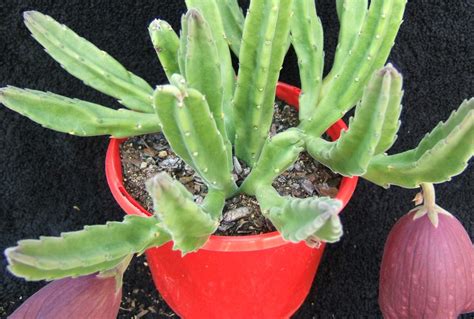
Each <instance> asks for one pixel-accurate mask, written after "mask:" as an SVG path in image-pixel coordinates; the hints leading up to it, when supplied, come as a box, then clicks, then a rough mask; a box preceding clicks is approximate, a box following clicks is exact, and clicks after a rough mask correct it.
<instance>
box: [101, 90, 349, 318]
mask: <svg viewBox="0 0 474 319" xmlns="http://www.w3.org/2000/svg"><path fill="white" fill-rule="evenodd" d="M299 93H300V90H299V89H298V88H296V87H293V86H290V85H287V84H284V83H279V84H278V87H277V91H276V95H277V97H278V98H280V99H282V100H284V101H285V102H286V103H288V104H290V105H293V106H295V107H296V108H297V107H298V96H299ZM343 129H346V125H345V124H344V122H343V121H342V120H339V121H338V122H337V123H335V124H334V125H333V126H332V127H331V128H330V129H329V130H328V131H327V133H328V134H329V136H330V137H331V138H332V139H337V138H338V137H339V134H340V131H341V130H343ZM123 141H124V140H123V139H111V141H110V144H109V148H108V150H107V158H106V174H107V181H108V184H109V186H110V189H111V191H112V194H113V196H114V197H115V199H116V200H117V202H118V203H119V205H120V207H122V209H123V210H125V212H126V213H127V214H135V215H150V213H149V212H147V211H146V210H145V209H144V208H143V207H141V206H140V204H138V203H137V201H135V199H133V198H132V197H131V196H130V194H128V193H127V191H126V190H125V187H124V186H123V182H122V180H123V178H122V164H121V160H120V155H119V145H120V144H121V143H122V142H123ZM356 184H357V177H353V178H343V179H342V181H341V184H340V185H339V192H338V194H337V198H338V199H340V200H341V201H343V203H344V206H345V205H346V204H347V202H348V201H349V199H350V198H351V196H352V194H353V192H354V189H355V187H356ZM323 251H324V245H321V246H320V247H319V248H309V247H308V246H307V245H306V244H305V243H299V244H293V243H288V242H285V241H284V240H283V238H282V237H281V236H280V234H279V233H278V232H273V233H267V234H263V235H255V236H232V237H230V236H229V237H227V236H211V237H210V239H209V241H208V242H207V243H206V244H205V245H204V247H203V248H201V249H200V250H199V251H198V252H195V253H190V254H187V255H186V256H184V257H181V253H180V252H179V251H173V250H172V244H171V243H168V244H165V245H163V246H161V247H157V248H152V249H149V250H147V251H146V256H147V259H148V264H149V267H150V269H151V273H152V275H153V280H154V282H155V285H156V287H157V289H158V291H159V292H160V294H161V295H162V296H163V299H164V300H165V301H166V302H167V303H168V305H169V306H170V307H171V308H172V309H173V310H174V311H175V312H176V313H177V314H178V315H179V316H180V317H183V318H239V319H241V318H246V319H248V318H259V319H262V318H289V317H290V315H292V314H293V313H294V312H295V311H296V310H297V309H298V308H299V307H300V306H301V304H302V303H303V301H304V299H305V297H306V296H307V294H308V292H309V289H310V288H311V284H312V282H313V279H314V276H315V274H316V270H317V268H318V265H319V262H320V260H321V256H322V253H323Z"/></svg>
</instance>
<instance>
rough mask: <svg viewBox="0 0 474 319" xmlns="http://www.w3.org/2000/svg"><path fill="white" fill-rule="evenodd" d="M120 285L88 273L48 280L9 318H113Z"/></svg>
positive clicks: (115, 313)
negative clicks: (47, 282)
mask: <svg viewBox="0 0 474 319" xmlns="http://www.w3.org/2000/svg"><path fill="white" fill-rule="evenodd" d="M121 299H122V287H121V286H120V287H117V281H116V279H115V277H113V276H112V277H105V278H104V277H98V276H97V275H88V276H83V277H78V278H65V279H60V280H56V281H53V282H51V283H50V284H48V285H46V286H45V287H43V288H42V289H40V290H39V291H37V292H36V293H35V294H34V295H33V296H31V297H30V298H28V299H27V300H26V301H25V302H24V303H23V304H22V305H21V306H20V308H18V309H17V310H16V311H15V312H14V313H13V314H11V315H10V316H9V317H8V318H9V319H46V318H47V319H59V318H61V319H64V318H67V319H83V318H101V319H109V318H110V319H115V318H117V314H118V311H119V306H120V301H121Z"/></svg>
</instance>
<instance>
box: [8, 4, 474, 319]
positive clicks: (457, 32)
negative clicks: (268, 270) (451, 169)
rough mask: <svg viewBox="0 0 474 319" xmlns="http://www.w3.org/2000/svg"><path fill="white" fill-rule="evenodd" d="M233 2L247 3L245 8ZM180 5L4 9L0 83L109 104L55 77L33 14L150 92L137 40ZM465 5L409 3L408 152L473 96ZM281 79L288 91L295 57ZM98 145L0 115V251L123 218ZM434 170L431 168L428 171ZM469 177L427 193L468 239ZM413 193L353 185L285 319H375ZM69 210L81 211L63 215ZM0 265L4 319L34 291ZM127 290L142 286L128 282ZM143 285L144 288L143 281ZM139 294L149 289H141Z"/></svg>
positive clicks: (173, 17) (403, 36)
mask: <svg viewBox="0 0 474 319" xmlns="http://www.w3.org/2000/svg"><path fill="white" fill-rule="evenodd" d="M318 2H319V3H318V10H319V15H320V16H321V18H322V21H323V24H324V29H325V38H326V39H325V41H326V43H325V47H326V48H325V49H326V60H327V61H326V64H327V65H330V63H331V61H332V56H333V52H334V48H335V45H336V41H337V32H338V24H337V17H336V12H335V7H334V3H333V1H330V0H324V1H323V0H321V1H318ZM244 5H246V4H245V3H244ZM184 8H185V7H184V1H164V0H141V1H133V0H121V1H111V0H87V1H85V0H68V1H67V2H66V1H53V0H21V1H20V0H18V1H14V0H3V1H1V3H0V86H5V85H6V84H11V85H15V86H19V87H28V88H34V89H39V90H48V91H52V92H55V93H59V94H63V95H66V96H70V97H77V98H81V99H84V100H90V101H93V102H96V103H101V104H103V105H108V106H112V107H117V106H118V104H117V103H116V102H115V101H114V100H113V99H111V98H109V97H106V96H104V95H102V94H100V93H98V92H96V91H94V90H93V89H90V88H88V87H86V86H84V85H83V84H82V83H81V82H80V81H79V80H77V79H75V78H73V77H72V76H70V75H68V74H67V73H66V72H64V71H63V70H62V69H61V67H60V66H59V65H58V64H57V63H55V62H54V61H53V60H52V59H51V58H50V57H49V56H48V55H47V54H46V53H45V52H43V49H42V48H41V46H40V45H39V44H37V43H36V42H35V41H34V40H33V38H32V37H30V35H29V33H28V31H27V29H26V27H24V25H23V22H22V16H21V13H22V12H23V11H25V10H31V9H36V10H39V11H41V12H43V13H47V14H49V15H51V16H53V17H54V18H55V19H57V20H59V21H61V22H62V23H65V24H67V25H68V26H69V27H70V28H72V29H73V30H75V31H76V32H77V33H79V34H80V35H82V36H83V37H85V38H87V39H89V40H90V41H92V42H93V43H95V44H96V45H97V46H98V47H100V48H101V49H103V50H106V51H107V52H109V53H110V54H111V55H112V56H114V57H115V58H117V59H118V60H119V61H121V62H122V63H123V64H124V65H125V66H126V67H127V68H128V69H129V70H131V71H132V72H135V73H136V74H138V75H140V76H142V77H143V78H145V79H146V80H147V81H148V82H149V83H150V84H153V85H155V84H160V83H163V82H165V77H164V73H163V71H162V70H161V69H160V66H159V63H158V61H157V59H156V57H155V53H154V51H153V49H152V46H151V45H150V41H149V39H148V33H147V26H148V24H149V22H151V20H152V19H153V18H155V17H159V18H162V19H165V20H167V21H168V22H170V23H171V24H172V26H173V27H174V28H175V30H178V29H179V19H180V15H181V14H182V13H183V12H184ZM473 17H474V3H473V2H472V1H470V0H468V1H448V0H445V1H439V0H437V1H427V0H425V1H411V2H409V3H408V5H407V9H406V13H405V22H404V23H403V25H402V27H401V31H400V34H399V36H398V38H397V40H396V44H395V47H394V50H393V52H392V54H391V56H390V59H389V60H390V61H391V62H392V63H393V64H394V65H395V66H396V67H397V68H398V69H399V70H400V71H401V72H402V73H403V75H404V81H405V82H404V88H405V96H404V100H403V104H404V110H403V114H402V121H403V124H402V127H401V131H400V133H399V136H400V137H399V140H398V141H397V143H396V145H395V146H394V148H393V149H392V152H394V151H401V150H405V149H407V148H409V147H414V146H415V145H416V143H417V142H418V141H419V140H420V139H421V138H422V136H423V135H424V133H425V132H427V131H428V130H430V129H431V128H432V127H434V125H436V123H437V122H438V121H440V120H444V119H446V118H447V117H448V116H449V114H450V112H451V110H452V109H454V108H456V107H457V106H458V105H459V104H460V103H461V102H462V100H463V99H465V98H467V97H470V96H472V95H473V93H474V79H473V74H474V73H473V66H474V63H473V62H474V61H473V52H474V45H473V40H472V38H473V32H474V28H473V26H474V21H473ZM281 80H283V81H286V82H288V83H291V84H298V73H297V67H296V59H295V55H294V54H293V53H291V52H290V54H289V56H288V58H287V59H286V62H285V65H284V69H283V71H282V73H281ZM106 147H107V138H106V137H96V138H78V137H73V136H69V135H66V134H62V133H57V132H53V131H50V130H47V129H44V128H42V127H41V126H39V125H37V124H35V123H33V122H31V121H30V120H28V119H26V118H24V117H22V116H20V115H18V114H16V113H14V112H12V111H10V110H8V109H6V108H4V107H3V106H2V107H0V163H1V164H0V197H1V200H0V214H1V216H0V249H1V250H2V251H3V249H4V248H6V247H9V246H12V245H14V244H15V242H16V241H17V240H19V239H22V238H37V237H38V236H40V235H58V234H59V233H60V232H61V231H69V230H77V229H81V228H82V225H84V224H96V223H104V222H105V221H106V220H119V219H121V218H122V214H123V213H122V211H121V210H120V208H119V207H118V205H117V204H116V203H115V202H114V199H113V198H112V195H111V194H110V192H109V190H108V188H107V184H106V180H105V175H104V158H105V150H106ZM434 169H436V168H434ZM473 173H474V170H473V169H472V167H470V168H469V169H468V170H466V171H465V172H464V174H463V175H462V176H458V177H455V178H453V180H452V181H451V182H450V183H446V184H444V185H441V186H438V187H437V191H438V192H437V195H438V203H439V204H440V205H441V206H442V207H444V208H446V209H447V210H449V211H451V212H452V213H454V214H455V215H456V216H457V217H458V218H459V219H460V220H461V221H462V223H463V224H464V226H465V227H466V229H467V230H468V232H469V234H470V235H471V237H472V236H473V234H474V218H473V215H472V214H471V210H472V201H473V199H474V196H473V195H472V194H473V178H474V174H473ZM415 193H416V191H415V190H404V189H400V188H397V187H392V188H391V189H389V190H384V189H382V188H380V187H377V186H375V185H372V184H370V183H368V182H365V181H363V180H361V181H360V183H359V186H358V188H357V190H356V192H355V194H354V197H353V199H352V201H351V202H350V203H349V205H348V206H347V208H346V209H345V211H344V213H343V214H342V219H343V223H344V228H345V235H344V237H343V239H342V240H341V241H340V242H339V243H337V244H334V245H329V246H328V248H327V250H326V252H325V256H324V259H323V262H322V264H321V267H320V269H319V271H318V275H317V279H316V281H315V283H314V286H313V289H312V290H311V292H310V295H309V296H308V298H307V300H306V302H305V304H304V305H303V306H302V307H301V309H300V310H299V311H298V313H297V314H296V315H295V318H313V317H314V318H347V317H351V318H369V317H370V318H378V317H381V314H380V312H379V308H378V305H377V290H378V270H379V264H380V261H381V257H382V251H383V245H384V242H385V238H386V236H387V234H388V232H389V230H390V228H391V227H392V226H393V224H394V223H395V221H396V220H397V219H398V218H399V217H400V216H402V214H404V213H405V212H407V211H408V210H409V209H410V208H411V207H412V203H411V202H410V200H411V199H412V198H413V196H414V195H415ZM73 206H77V207H79V208H80V211H77V210H75V209H73ZM1 260H2V263H1V267H0V283H1V290H0V316H5V315H6V314H8V313H11V311H13V309H14V308H16V307H17V306H18V305H19V304H20V303H21V301H20V300H19V298H20V297H21V298H23V299H24V298H26V297H27V296H29V295H31V294H32V293H33V292H34V291H35V290H37V289H38V288H39V287H40V286H42V285H43V283H27V282H25V281H23V280H20V279H16V278H14V277H12V276H11V275H10V274H9V273H7V271H6V262H5V259H4V258H3V257H2V259H1ZM127 280H128V281H129V282H131V283H134V282H137V283H138V282H143V281H144V280H143V278H135V277H134V274H133V273H130V274H128V275H127ZM144 282H147V281H144ZM145 285H147V287H148V288H149V289H153V285H152V283H151V280H150V281H149V283H148V284H145Z"/></svg>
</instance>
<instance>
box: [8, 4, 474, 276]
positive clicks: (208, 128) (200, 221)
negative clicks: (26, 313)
mask: <svg viewBox="0 0 474 319" xmlns="http://www.w3.org/2000/svg"><path fill="white" fill-rule="evenodd" d="M186 4H187V6H188V9H189V11H188V12H187V13H186V14H185V15H184V16H183V17H182V21H181V34H180V36H178V35H177V34H176V33H175V32H174V31H173V29H172V28H171V26H170V25H169V24H168V23H166V22H165V21H161V20H155V21H153V22H152V23H151V24H150V27H149V33H150V37H151V40H152V43H153V45H154V47H155V49H156V52H157V55H158V58H159V60H160V62H161V65H162V66H163V69H164V71H165V73H166V75H167V77H168V80H169V83H168V84H166V85H160V86H158V87H156V89H153V88H152V86H150V85H149V84H148V83H146V82H145V81H144V80H143V79H141V78H140V77H138V76H137V75H134V74H132V73H131V72H129V71H127V70H126V69H125V68H124V67H123V66H122V65H121V64H120V63H119V62H117V61H116V60H115V59H114V58H112V57H111V56H110V55H108V54H107V53H105V52H104V51H101V50H100V49H98V48H97V47H95V46H94V45H93V44H91V43H90V42H88V41H87V40H85V39H83V38H81V37H79V36H78V35H77V34H75V33H74V32H73V31H72V30H70V29H68V28H67V27H66V26H63V25H61V24H59V23H58V22H56V21H54V20H53V19H52V18H50V17H48V16H46V15H43V14H41V13H39V12H26V13H25V23H26V26H27V27H28V28H29V30H30V31H31V33H32V34H33V37H34V38H35V39H36V40H37V41H38V42H40V43H41V44H42V45H43V46H44V47H45V49H46V51H47V52H48V53H49V54H50V55H51V56H52V57H53V58H54V59H55V60H56V61H58V62H59V63H60V64H61V65H62V66H63V68H64V69H65V70H66V71H68V72H69V73H70V74H72V75H74V76H75V77H77V78H79V79H81V80H82V81H84V83H85V84H86V85H88V86H90V87H92V88H94V89H96V90H98V91H100V92H103V93H105V94H107V95H110V96H112V97H114V98H116V99H117V100H118V101H119V102H120V103H121V104H122V105H123V106H124V107H126V109H119V110H114V109H111V108H107V107H104V106H101V105H98V104H94V103H90V102H86V101H81V100H77V99H70V98H67V97H63V96H59V95H56V94H52V93H44V92H38V91H33V90H26V89H18V88H14V87H6V88H3V89H0V102H1V103H3V104H4V105H5V106H7V107H8V108H10V109H12V110H15V111H17V112H18V113H20V114H23V115H25V116H27V117H29V118H31V119H32V120H34V121H36V122H38V123H40V124H41V125H43V126H45V127H47V128H50V129H53V130H56V131H61V132H65V133H69V134H74V135H80V136H95V135H111V136H113V137H130V136H135V135H140V134H147V133H156V132H160V131H161V132H163V134H164V136H165V137H166V139H167V141H168V142H169V144H170V146H171V148H172V149H173V151H174V152H175V153H176V154H177V155H178V156H179V157H181V158H182V159H183V160H184V162H186V163H187V164H188V165H189V166H191V167H192V168H193V169H194V170H195V171H196V172H197V173H198V174H199V176H200V177H201V178H202V180H203V181H204V182H205V184H206V185H207V187H208V194H207V196H206V198H205V199H204V201H203V203H201V204H197V203H195V202H194V201H193V197H192V194H191V193H190V192H189V191H188V190H187V189H186V188H185V187H184V186H183V185H182V184H180V182H178V181H177V180H174V179H173V178H171V177H170V176H169V175H167V174H166V173H160V174H159V175H158V176H156V177H155V178H153V179H152V180H150V181H149V182H148V184H147V188H148V190H149V192H150V194H151V196H152V198H153V199H154V207H155V213H154V215H153V216H151V217H149V218H145V217H138V216H128V217H125V219H124V221H122V222H110V223H108V224H106V225H102V226H89V227H86V228H85V229H84V230H82V231H78V232H72V233H64V234H62V235H61V236H60V237H43V238H40V239H39V240H23V241H20V242H19V243H18V246H16V247H13V248H9V249H7V250H6V256H7V258H8V261H9V264H10V265H9V269H10V270H11V271H12V272H13V273H14V274H15V275H17V276H21V277H24V278H27V279H29V280H41V279H47V280H52V279H58V278H63V277H68V276H82V275H87V274H91V273H95V272H104V271H107V270H108V269H111V268H113V267H116V266H117V265H118V264H120V263H121V262H122V261H123V260H125V259H126V258H128V256H130V255H131V254H135V253H141V252H143V251H144V250H145V249H147V248H149V247H153V246H159V245H162V244H164V243H166V242H168V241H170V240H172V241H173V243H174V249H179V250H181V251H182V252H183V253H188V252H191V251H195V250H198V249H199V248H200V247H202V246H203V245H204V244H205V243H206V241H207V239H208V238H209V236H210V235H211V234H212V233H214V231H215V230H216V229H217V227H218V225H219V221H220V218H221V216H222V210H223V207H224V203H225V200H226V199H228V198H230V197H232V196H235V195H236V194H239V193H246V194H248V195H253V196H256V198H257V200H258V202H259V204H260V207H261V211H262V213H263V214H264V216H265V217H267V218H268V219H270V220H271V222H272V223H273V224H274V225H275V227H276V228H277V229H278V231H280V233H281V234H282V236H283V237H284V238H285V239H286V240H288V241H291V242H299V241H305V240H306V241H314V240H319V241H326V242H335V241H337V240H339V238H340V237H341V235H342V226H341V222H340V219H339V217H338V212H339V210H340V209H341V207H342V203H341V202H340V201H339V200H338V199H332V198H328V197H311V198H304V199H300V198H292V197H289V196H281V195H280V194H279V193H278V192H277V191H276V190H275V189H274V188H273V186H272V181H273V180H274V179H275V178H276V177H278V176H279V175H280V174H281V173H282V172H284V171H285V170H286V169H287V168H288V167H289V166H290V165H292V164H293V163H294V162H295V161H296V160H297V158H298V156H299V154H300V153H301V152H303V151H307V152H308V153H309V154H310V155H311V156H312V157H313V158H314V159H315V160H317V161H319V162H320V163H322V164H324V165H326V166H327V167H329V168H330V169H331V170H333V171H334V172H337V173H339V174H341V175H343V176H361V177H363V178H365V179H367V180H369V181H371V182H373V183H375V184H377V185H380V186H384V187H388V186H389V185H397V186H401V187H405V188H415V187H419V185H420V184H421V183H440V182H444V181H446V180H449V179H450V177H451V176H453V175H456V174H459V173H461V172H462V171H463V170H464V168H465V167H466V165H467V162H468V160H469V159H470V157H471V156H472V154H473V153H474V146H473V143H472V141H473V140H474V131H473V125H474V124H473V122H474V121H473V108H474V99H471V100H469V101H465V102H463V104H461V106H460V107H459V109H458V110H457V111H456V112H454V113H453V114H452V116H451V117H450V118H449V119H448V120H447V121H446V122H445V123H440V124H439V125H438V126H436V127H435V128H434V129H433V131H432V132H431V133H429V134H427V135H426V136H425V137H424V138H423V140H422V141H421V142H420V143H419V145H418V146H417V147H416V148H414V149H412V150H408V151H406V152H403V153H399V154H393V155H387V154H386V152H387V151H388V149H389V148H390V147H391V146H392V144H393V143H394V141H395V139H396V137H397V131H398V128H399V126H400V125H399V115H400V112H401V104H400V103H401V98H402V95H403V91H402V77H401V75H400V74H399V73H398V71H397V70H396V69H395V68H394V67H393V66H392V65H391V64H388V65H386V66H385V67H384V64H385V63H386V60H387V58H388V55H389V52H390V49H391V47H392V45H393V43H394V40H395V37H396V34H397V32H398V29H399V26H400V24H401V23H402V16H403V12H404V9H405V4H406V1H405V0H373V1H371V2H370V6H368V1H367V0H356V1H349V0H345V1H344V0H339V1H337V14H338V17H339V20H340V26H341V27H340V33H339V44H338V46H337V50H336V54H335V58H334V64H333V66H332V68H331V71H330V72H329V73H328V74H327V75H326V76H323V63H324V50H323V48H324V46H323V28H322V24H321V20H320V19H319V17H318V16H317V13H316V8H315V5H314V1H309V0H306V1H292V0H261V1H260V0H259V1H251V3H250V8H249V9H248V11H247V13H246V15H245V17H244V14H243V13H242V11H241V9H240V8H239V6H238V4H237V2H236V0H225V1H221V0H219V1H218V0H187V1H186ZM290 43H291V45H293V47H294V48H295V50H296V53H297V56H298V65H299V71H300V77H301V86H302V93H301V96H300V98H299V118H300V124H299V125H298V127H293V128H289V129H288V130H286V131H284V132H281V133H278V134H276V135H274V136H271V137H270V136H269V130H270V126H271V121H272V117H273V110H274V109H273V104H274V100H275V88H276V85H277V80H278V76H279V73H280V69H281V67H282V63H283V59H284V57H285V55H286V52H287V50H288V47H289V45H290ZM231 51H232V52H233V53H234V54H235V55H236V56H237V57H238V60H239V69H238V72H237V74H236V73H235V71H234V69H233V67H232V61H231ZM355 105H357V106H356V107H355V114H354V116H353V118H351V120H350V121H349V128H348V130H347V131H345V132H343V133H342V135H341V137H340V138H339V139H338V140H337V141H333V142H329V141H327V140H325V139H323V138H322V137H321V136H322V134H323V133H324V132H325V131H326V130H327V129H328V128H329V127H330V126H331V125H332V124H333V123H334V122H336V121H337V120H338V119H339V118H341V117H342V116H344V115H345V114H346V113H347V112H349V111H350V110H351V109H352V108H353V107H354V106H355ZM234 155H235V156H236V157H237V158H239V159H240V160H242V161H244V162H245V163H246V164H247V165H248V166H249V167H250V168H251V169H252V171H251V173H250V175H249V176H248V177H247V178H246V180H245V181H244V182H243V183H242V184H241V185H240V186H237V185H236V183H235V181H234V180H233V178H232V175H231V171H232V168H233V160H232V158H233V156H234ZM433 167H436V168H437V169H436V170H434V169H433Z"/></svg>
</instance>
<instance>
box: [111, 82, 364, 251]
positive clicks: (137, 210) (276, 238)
mask: <svg viewBox="0 0 474 319" xmlns="http://www.w3.org/2000/svg"><path fill="white" fill-rule="evenodd" d="M299 94H300V89H299V88H297V87H294V86H291V85H289V84H286V83H282V82H278V85H277V89H276V96H277V97H278V98H279V99H281V100H283V101H285V102H286V103H288V104H289V105H292V106H294V107H295V108H296V109H298V96H299ZM346 129H347V126H346V124H345V123H344V121H342V120H338V121H337V122H336V123H334V124H333V125H332V126H331V127H330V128H329V129H328V130H327V132H326V133H327V134H328V135H329V136H330V137H331V138H332V139H333V140H335V139H337V138H339V135H340V132H341V131H342V130H346ZM125 140H126V138H122V139H116V138H111V139H110V143H109V146H108V148H107V154H106V158H105V174H106V177H107V183H108V185H109V188H110V191H111V192H112V195H113V197H114V198H115V200H116V201H117V203H118V204H119V206H120V207H121V208H122V209H123V210H124V211H125V212H126V213H127V214H129V215H139V216H151V215H152V214H151V213H150V212H148V211H147V210H146V209H145V208H143V207H142V206H141V205H140V204H139V203H138V202H137V201H136V200H135V199H134V198H133V197H132V196H131V195H130V194H129V193H128V192H127V190H126V189H125V186H124V185H123V175H122V162H121V159H120V144H122V143H123V142H124V141H125ZM357 181H358V177H357V176H354V177H344V176H343V177H342V180H341V183H340V184H339V191H338V193H337V195H336V198H337V199H339V200H341V201H342V207H341V210H340V211H342V209H344V207H345V206H346V205H347V203H348V202H349V200H350V199H351V197H352V195H353V193H354V190H355V188H356V186H357ZM340 211H339V212H340ZM288 244H292V243H291V242H288V241H285V240H284V239H283V237H282V236H281V235H280V233H279V232H278V231H274V232H271V233H265V234H260V235H250V236H217V235H211V236H210V237H209V240H208V241H207V243H206V244H205V245H204V246H203V247H201V248H200V250H211V251H234V252H236V251H256V250H262V249H269V248H273V247H278V246H282V245H288Z"/></svg>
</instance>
